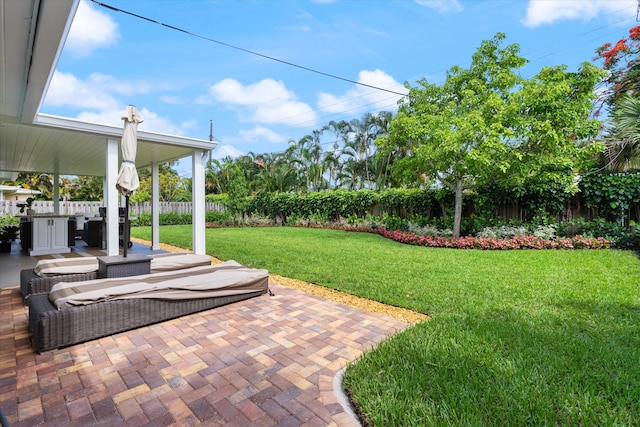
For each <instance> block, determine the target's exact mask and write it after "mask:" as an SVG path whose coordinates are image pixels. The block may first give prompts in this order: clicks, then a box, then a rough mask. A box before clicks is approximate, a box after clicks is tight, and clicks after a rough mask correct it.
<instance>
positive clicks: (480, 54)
mask: <svg viewBox="0 0 640 427" xmlns="http://www.w3.org/2000/svg"><path fill="white" fill-rule="evenodd" d="M504 39H505V35H504V34H502V33H498V34H496V36H494V37H493V38H492V39H491V40H485V41H483V42H482V43H481V45H480V47H479V48H478V50H477V51H476V52H475V53H474V54H473V57H472V61H471V65H470V66H469V68H466V69H465V68H461V67H458V66H454V67H452V68H451V69H450V70H449V71H448V73H447V76H446V80H445V82H444V84H442V85H436V84H431V83H429V82H428V81H427V80H426V79H423V80H420V81H419V82H418V83H419V86H417V87H410V86H408V85H407V88H408V89H409V94H408V96H407V97H405V98H404V100H403V101H401V104H400V107H399V111H398V114H397V115H396V116H395V117H394V118H393V120H392V122H391V125H390V131H389V134H388V135H387V136H382V137H381V138H379V139H378V140H377V143H378V144H379V146H380V148H381V152H382V153H389V152H392V153H393V152H397V153H399V155H398V156H397V159H396V160H395V161H394V164H393V169H394V173H396V174H397V175H398V176H402V177H403V179H405V180H406V179H407V177H413V179H414V180H415V181H416V182H425V178H427V179H429V178H430V179H435V180H436V181H437V182H438V183H439V185H441V186H443V187H447V188H449V189H450V190H451V191H452V192H453V193H454V194H455V211H454V225H453V235H454V236H456V237H457V236H459V235H460V222H461V217H462V206H463V197H464V194H465V192H466V191H468V190H472V189H474V188H476V187H477V186H478V185H480V184H484V183H486V182H488V181H489V180H495V179H511V180H513V184H518V183H519V182H522V181H523V180H524V178H526V177H531V176H532V175H537V174H541V173H543V172H544V173H547V176H548V177H549V178H557V177H558V176H559V175H560V174H559V172H558V170H557V169H559V168H562V171H563V172H566V170H567V169H568V170H569V171H571V170H572V169H573V167H574V165H575V164H576V162H577V161H579V160H581V159H582V157H581V156H582V155H584V154H585V153H586V152H587V151H589V150H592V145H590V144H583V145H582V148H581V146H580V145H578V144H577V143H576V142H577V141H584V140H590V139H591V138H592V137H594V136H595V135H596V133H597V129H598V127H597V121H594V120H590V119H589V112H590V106H591V102H592V101H593V99H594V92H593V89H594V86H595V84H596V83H597V82H598V80H599V79H600V78H601V73H600V72H599V70H598V69H597V68H596V67H594V66H590V65H588V64H584V65H583V66H582V67H581V69H580V71H578V72H577V73H568V72H566V70H565V68H564V67H554V68H545V69H543V70H542V71H541V72H540V73H539V74H538V75H537V76H535V77H534V78H532V79H530V80H524V79H522V78H521V77H520V75H519V73H518V70H519V69H520V68H521V67H523V66H524V65H525V64H526V62H527V60H526V59H525V58H523V57H521V56H520V55H519V50H520V49H519V47H518V45H516V44H511V45H508V46H506V47H503V41H504ZM584 147H587V148H584ZM589 152H591V154H593V151H589Z"/></svg>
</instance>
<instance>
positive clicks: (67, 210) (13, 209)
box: [0, 200, 227, 217]
mask: <svg viewBox="0 0 640 427" xmlns="http://www.w3.org/2000/svg"><path fill="white" fill-rule="evenodd" d="M19 203H24V202H19V201H15V200H0V216H1V217H4V216H7V215H13V216H17V215H24V214H25V213H24V212H23V213H21V212H20V207H19V206H18V204H19ZM102 206H104V205H103V203H102V202H60V215H75V214H76V213H98V209H99V208H101V207H102ZM32 209H33V210H34V211H36V213H53V202H50V201H35V202H33V205H32ZM129 210H130V212H131V215H132V216H137V215H140V214H142V213H148V214H151V202H139V203H131V205H130V206H129ZM205 210H206V211H214V212H225V211H226V210H227V209H226V207H225V206H224V205H223V204H221V203H216V202H206V203H205ZM192 211H193V209H192V208H191V202H160V213H169V212H172V213H177V214H186V213H191V212H192Z"/></svg>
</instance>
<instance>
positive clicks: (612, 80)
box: [594, 26, 640, 104]
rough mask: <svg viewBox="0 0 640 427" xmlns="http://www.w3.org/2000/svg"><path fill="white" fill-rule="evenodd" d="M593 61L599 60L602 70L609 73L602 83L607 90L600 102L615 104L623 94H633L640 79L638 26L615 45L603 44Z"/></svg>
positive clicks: (639, 32)
mask: <svg viewBox="0 0 640 427" xmlns="http://www.w3.org/2000/svg"><path fill="white" fill-rule="evenodd" d="M594 60H601V61H602V64H603V68H604V69H605V70H607V71H609V76H608V77H607V78H606V79H605V81H604V83H605V85H606V86H607V88H608V89H607V90H606V91H605V92H604V93H603V99H602V101H603V102H604V103H606V104H615V103H616V101H617V100H618V99H619V98H620V96H622V95H624V94H635V93H637V91H638V88H637V83H638V80H639V78H640V26H635V27H633V28H631V29H630V30H629V37H627V38H623V39H620V40H618V41H617V42H616V43H615V44H612V43H605V44H603V45H602V46H600V47H599V48H598V49H596V57H595V58H594Z"/></svg>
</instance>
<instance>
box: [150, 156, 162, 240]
mask: <svg viewBox="0 0 640 427" xmlns="http://www.w3.org/2000/svg"><path fill="white" fill-rule="evenodd" d="M158 249H160V167H159V166H158V164H157V163H153V164H152V165H151V250H152V251H157V250H158Z"/></svg>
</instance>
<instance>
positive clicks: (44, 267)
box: [20, 252, 211, 299]
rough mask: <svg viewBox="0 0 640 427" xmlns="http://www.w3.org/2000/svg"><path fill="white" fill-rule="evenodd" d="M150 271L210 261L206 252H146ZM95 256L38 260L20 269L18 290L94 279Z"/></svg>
mask: <svg viewBox="0 0 640 427" xmlns="http://www.w3.org/2000/svg"><path fill="white" fill-rule="evenodd" d="M149 257H150V258H151V262H150V267H149V269H150V271H149V272H150V273H159V272H162V271H172V270H180V269H185V268H192V267H198V266H204V265H210V264H211V257H210V256H208V255H196V254H193V253H190V252H177V253H164V254H152V255H149ZM98 265H99V264H98V258H96V257H77V258H63V259H55V260H41V261H38V263H37V264H36V266H35V268H28V269H24V270H22V271H20V292H21V293H22V296H23V297H24V298H25V299H26V297H27V296H28V295H30V294H41V293H48V292H49V291H50V290H51V287H52V286H53V285H55V284H56V283H59V282H63V281H64V282H80V281H83V280H95V279H98V278H99V275H98Z"/></svg>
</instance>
